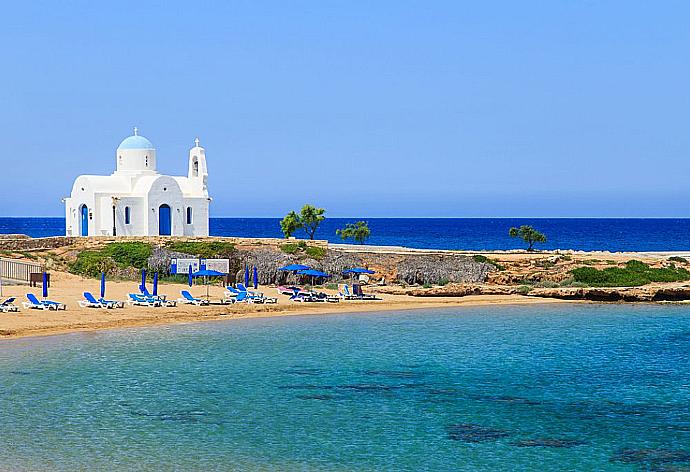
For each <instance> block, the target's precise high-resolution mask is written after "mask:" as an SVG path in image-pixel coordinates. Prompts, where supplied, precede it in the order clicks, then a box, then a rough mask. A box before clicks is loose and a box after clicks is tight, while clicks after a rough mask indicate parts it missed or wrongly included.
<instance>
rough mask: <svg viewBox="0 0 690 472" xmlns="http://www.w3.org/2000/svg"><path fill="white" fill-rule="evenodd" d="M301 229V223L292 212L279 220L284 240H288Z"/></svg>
mask: <svg viewBox="0 0 690 472" xmlns="http://www.w3.org/2000/svg"><path fill="white" fill-rule="evenodd" d="M301 227H302V223H301V222H300V220H299V216H298V215H297V213H295V212H294V211H291V212H290V213H288V214H287V215H285V218H283V219H282V220H280V230H281V231H282V232H283V235H284V236H285V237H286V238H289V237H290V236H292V235H293V234H295V231H297V230H298V229H300V228H301Z"/></svg>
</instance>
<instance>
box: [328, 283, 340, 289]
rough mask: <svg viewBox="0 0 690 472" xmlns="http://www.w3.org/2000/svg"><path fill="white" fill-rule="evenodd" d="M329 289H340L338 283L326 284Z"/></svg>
mask: <svg viewBox="0 0 690 472" xmlns="http://www.w3.org/2000/svg"><path fill="white" fill-rule="evenodd" d="M326 288H327V289H328V290H338V284H326Z"/></svg>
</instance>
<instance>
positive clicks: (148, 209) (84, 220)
mask: <svg viewBox="0 0 690 472" xmlns="http://www.w3.org/2000/svg"><path fill="white" fill-rule="evenodd" d="M194 142H195V146H194V147H193V148H192V149H191V150H190V151H189V172H188V174H187V177H171V176H167V175H161V174H159V173H158V172H157V171H156V149H155V148H154V147H153V144H151V141H149V140H148V139H146V138H145V137H143V136H139V134H138V132H137V128H134V135H133V136H130V137H128V138H126V139H125V140H124V141H122V142H121V143H120V145H119V146H118V148H117V152H116V160H117V167H116V170H115V172H114V173H113V174H112V175H107V176H100V175H80V176H79V177H77V179H76V180H75V181H74V185H73V186H72V193H71V194H70V196H69V198H66V199H65V212H66V217H67V218H66V226H67V229H66V233H67V236H158V235H161V236H208V204H209V202H210V200H211V199H210V198H209V196H208V169H207V168H206V153H205V151H204V148H202V147H201V146H199V139H198V138H197V139H196V140H195V141H194Z"/></svg>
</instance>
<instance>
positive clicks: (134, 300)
mask: <svg viewBox="0 0 690 472" xmlns="http://www.w3.org/2000/svg"><path fill="white" fill-rule="evenodd" d="M129 303H130V305H139V306H161V302H160V300H158V299H155V298H149V297H145V296H144V295H139V294H137V293H130V294H129Z"/></svg>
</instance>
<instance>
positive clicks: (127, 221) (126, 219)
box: [125, 207, 131, 225]
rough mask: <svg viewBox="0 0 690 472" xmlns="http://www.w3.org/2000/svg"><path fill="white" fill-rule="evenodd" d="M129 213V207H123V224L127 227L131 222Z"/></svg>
mask: <svg viewBox="0 0 690 472" xmlns="http://www.w3.org/2000/svg"><path fill="white" fill-rule="evenodd" d="M130 214H131V211H130V209H129V207H125V224H126V225H128V224H129V223H130V221H131V215H130Z"/></svg>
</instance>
